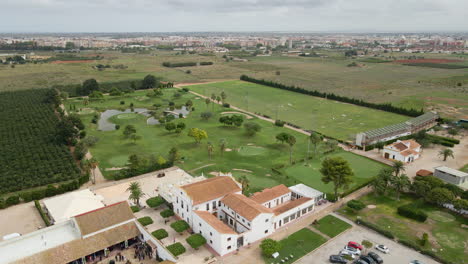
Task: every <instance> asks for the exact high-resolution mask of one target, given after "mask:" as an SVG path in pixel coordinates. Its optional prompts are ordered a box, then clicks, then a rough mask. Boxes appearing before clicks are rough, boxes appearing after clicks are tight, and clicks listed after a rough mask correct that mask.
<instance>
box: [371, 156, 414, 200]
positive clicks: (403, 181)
mask: <svg viewBox="0 0 468 264" xmlns="http://www.w3.org/2000/svg"><path fill="white" fill-rule="evenodd" d="M404 171H405V166H404V163H403V162H401V161H395V162H394V163H393V166H392V167H388V168H382V169H381V170H380V171H379V173H378V174H377V177H376V178H375V180H373V181H372V182H371V186H372V187H373V188H374V190H375V192H376V193H378V194H384V195H387V193H388V192H389V191H390V190H393V191H395V193H396V198H397V200H400V194H401V193H403V192H406V191H408V189H409V187H410V185H411V181H410V179H409V178H408V176H407V175H406V174H403V173H402V172H404Z"/></svg>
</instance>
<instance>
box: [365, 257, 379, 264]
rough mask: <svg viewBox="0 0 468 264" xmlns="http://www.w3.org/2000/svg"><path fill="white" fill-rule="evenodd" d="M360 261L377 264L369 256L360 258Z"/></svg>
mask: <svg viewBox="0 0 468 264" xmlns="http://www.w3.org/2000/svg"><path fill="white" fill-rule="evenodd" d="M361 259H362V260H364V261H365V262H366V263H367V264H377V263H375V261H374V259H373V258H371V257H369V256H361Z"/></svg>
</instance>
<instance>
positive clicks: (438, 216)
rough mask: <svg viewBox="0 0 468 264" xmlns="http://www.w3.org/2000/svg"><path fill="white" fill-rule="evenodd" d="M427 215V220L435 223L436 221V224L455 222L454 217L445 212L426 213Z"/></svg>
mask: <svg viewBox="0 0 468 264" xmlns="http://www.w3.org/2000/svg"><path fill="white" fill-rule="evenodd" d="M428 214H429V218H431V219H433V220H435V221H438V222H444V223H447V222H452V221H454V220H455V216H453V215H451V214H449V213H446V212H441V211H434V212H430V213H428Z"/></svg>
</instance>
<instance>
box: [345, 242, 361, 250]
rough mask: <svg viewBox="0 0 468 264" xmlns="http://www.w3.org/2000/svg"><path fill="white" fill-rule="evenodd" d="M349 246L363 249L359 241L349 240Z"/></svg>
mask: <svg viewBox="0 0 468 264" xmlns="http://www.w3.org/2000/svg"><path fill="white" fill-rule="evenodd" d="M348 246H350V247H353V248H357V249H359V250H363V247H362V245H361V244H359V243H357V242H353V241H349V242H348Z"/></svg>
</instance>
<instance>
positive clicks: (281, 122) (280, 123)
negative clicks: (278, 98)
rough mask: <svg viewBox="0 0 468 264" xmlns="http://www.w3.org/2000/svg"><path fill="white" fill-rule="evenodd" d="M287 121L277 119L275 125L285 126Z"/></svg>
mask: <svg viewBox="0 0 468 264" xmlns="http://www.w3.org/2000/svg"><path fill="white" fill-rule="evenodd" d="M285 123H286V122H284V121H281V120H275V126H279V127H284V124H285Z"/></svg>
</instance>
